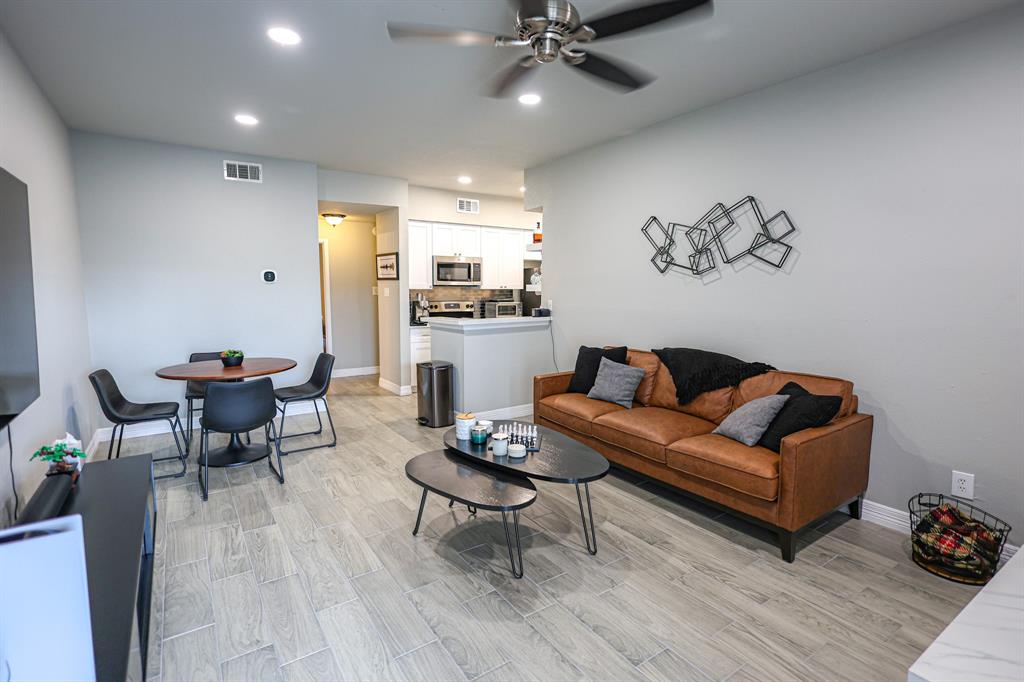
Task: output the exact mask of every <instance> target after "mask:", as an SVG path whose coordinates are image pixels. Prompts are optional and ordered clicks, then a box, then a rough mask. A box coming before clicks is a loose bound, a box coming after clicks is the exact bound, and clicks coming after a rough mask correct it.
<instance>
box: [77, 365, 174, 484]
mask: <svg viewBox="0 0 1024 682" xmlns="http://www.w3.org/2000/svg"><path fill="white" fill-rule="evenodd" d="M89 382H90V383H91V384H92V387H93V390H95V391H96V397H97V398H98V399H99V401H100V409H101V410H102V411H103V416H105V417H106V418H107V419H109V420H110V421H111V422H113V424H114V429H113V430H112V431H111V432H110V445H109V446H108V447H107V459H110V456H111V455H112V454H113V452H114V435H115V434H116V435H117V455H116V458H120V457H121V439H122V438H123V437H124V427H125V426H126V425H128V424H142V423H144V422H155V421H166V422H167V423H168V424H169V425H170V427H171V435H172V436H174V445H175V446H177V448H178V456H177V457H174V456H173V455H172V456H170V457H158V458H154V459H153V461H154V462H164V461H168V460H172V459H176V460H178V461H180V462H181V472H179V473H176V474H164V475H162V476H156V477H155V478H172V477H173V478H180V477H181V476H184V475H185V469H186V466H187V465H186V460H187V458H188V454H187V452H186V451H185V450H184V449H182V444H181V443H179V442H178V433H179V432H181V439H182V441H186V439H185V432H184V431H183V430H182V427H181V419H180V418H179V417H178V408H179V405H178V403H175V402H166V403H133V402H131V401H129V400H128V399H127V398H125V397H124V395H123V394H122V393H121V389H119V388H118V387H117V382H116V381H114V377H113V376H112V375H111V374H110V372H108V371H107V370H105V369H98V370H96V371H95V372H93V373H92V374H90V375H89ZM119 427H120V429H121V430H120V432H118V428H119ZM175 427H177V429H178V430H177V431H175Z"/></svg>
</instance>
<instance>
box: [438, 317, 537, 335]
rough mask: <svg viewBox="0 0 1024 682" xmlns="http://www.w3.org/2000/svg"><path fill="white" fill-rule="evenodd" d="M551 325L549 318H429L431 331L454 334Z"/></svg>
mask: <svg viewBox="0 0 1024 682" xmlns="http://www.w3.org/2000/svg"><path fill="white" fill-rule="evenodd" d="M550 324H551V318H550V317H487V318H470V317H449V318H438V317H432V318H430V327H431V329H437V330H439V331H447V332H454V333H456V334H473V333H481V332H501V331H506V330H508V331H510V330H513V329H516V330H518V329H525V328H535V329H536V328H544V327H547V326H548V325H550Z"/></svg>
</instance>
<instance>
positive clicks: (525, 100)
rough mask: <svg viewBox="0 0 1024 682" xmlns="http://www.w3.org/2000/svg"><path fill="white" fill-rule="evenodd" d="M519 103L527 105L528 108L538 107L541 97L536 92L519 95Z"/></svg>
mask: <svg viewBox="0 0 1024 682" xmlns="http://www.w3.org/2000/svg"><path fill="white" fill-rule="evenodd" d="M519 103H520V104H525V105H526V106H528V107H532V106H536V105H538V104H540V95H538V94H537V93H535V92H527V93H525V94H523V95H519Z"/></svg>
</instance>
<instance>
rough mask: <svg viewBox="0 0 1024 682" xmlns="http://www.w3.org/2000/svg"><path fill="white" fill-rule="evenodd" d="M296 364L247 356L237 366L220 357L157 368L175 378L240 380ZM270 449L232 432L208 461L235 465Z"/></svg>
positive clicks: (165, 376) (260, 456)
mask: <svg viewBox="0 0 1024 682" xmlns="http://www.w3.org/2000/svg"><path fill="white" fill-rule="evenodd" d="M296 364H298V363H296V362H295V361H294V360H292V359H290V358H250V357H246V358H245V359H244V360H242V364H241V365H238V366H237V367H225V366H224V363H223V362H221V361H220V360H202V361H200V362H185V363H182V364H180V365H171V366H170V367H163V368H161V369H158V370H157V371H156V375H157V376H158V377H160V378H161V379H170V380H172V381H241V380H242V379H250V378H252V377H262V376H267V375H268V374H277V373H278V372H286V371H288V370H290V369H292V368H293V367H295V365H296ZM191 437H192V434H189V439H191ZM269 452H270V449H269V447H268V446H266V445H245V444H244V443H242V439H241V434H238V433H232V434H231V439H230V440H229V441H228V444H227V445H226V446H224V447H222V448H216V449H212V450H210V452H209V453H208V454H207V461H208V465H209V466H212V467H236V466H242V465H244V464H249V463H250V462H255V461H257V460H260V459H263V458H264V457H267V456H268V455H269Z"/></svg>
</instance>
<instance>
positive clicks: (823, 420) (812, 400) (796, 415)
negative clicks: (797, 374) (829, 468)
mask: <svg viewBox="0 0 1024 682" xmlns="http://www.w3.org/2000/svg"><path fill="white" fill-rule="evenodd" d="M778 395H788V396H789V400H787V401H786V404H785V405H783V406H782V409H781V410H779V413H778V414H777V415H775V419H773V420H772V423H771V424H769V425H768V430H767V431H765V432H764V435H762V436H761V440H759V441H758V442H757V444H758V445H760V446H761V447H765V448H768V449H769V450H772V451H774V452H778V451H779V450H780V449H781V448H782V439H783V438H785V437H786V436H788V435H789V434H791V433H796V432H797V431H803V430H804V429H810V428H814V427H815V426H824V425H825V424H828V423H829V422H830V421H832V418H833V417H835V416H836V415H837V414H839V407H840V406H841V405H842V404H843V399H842V398H840V397H839V396H835V395H814V394H812V393H810V392H808V391H807V389H806V388H804V387H803V386H801V385H800V384H798V383H796V382H794V381H791V382H789V383H788V384H786V385H785V386H783V387H782V390H780V391H779V393H778Z"/></svg>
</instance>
